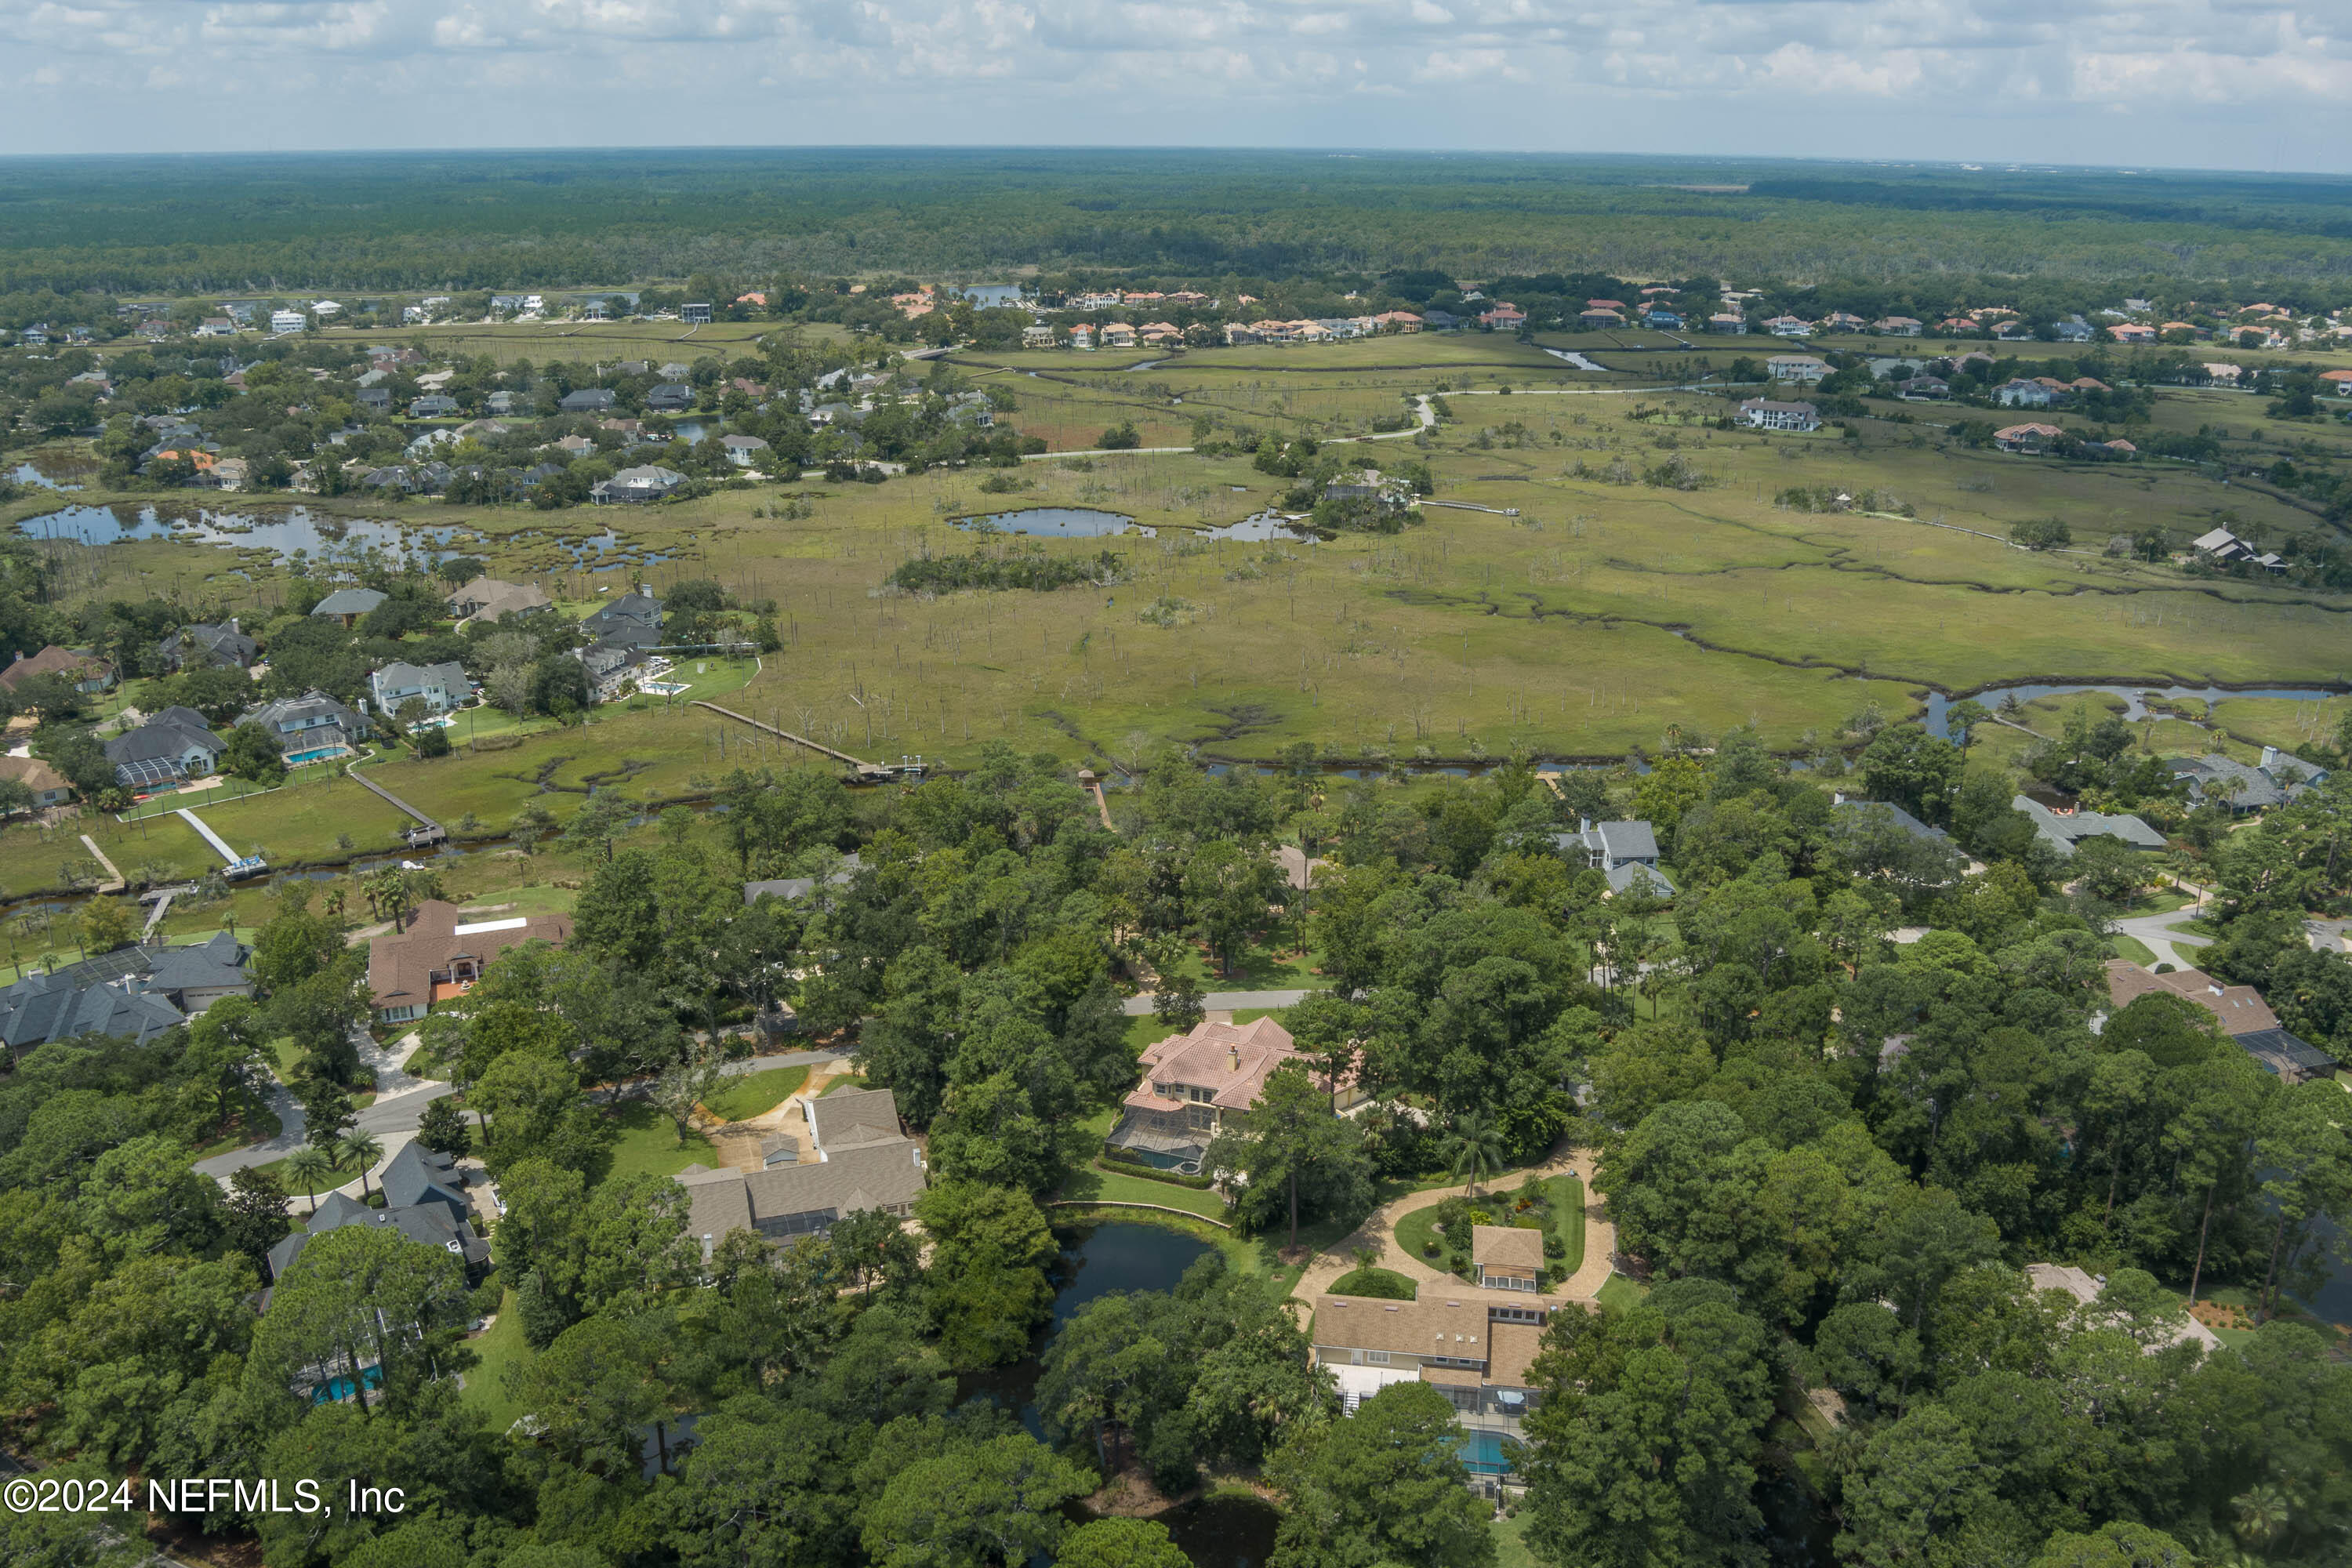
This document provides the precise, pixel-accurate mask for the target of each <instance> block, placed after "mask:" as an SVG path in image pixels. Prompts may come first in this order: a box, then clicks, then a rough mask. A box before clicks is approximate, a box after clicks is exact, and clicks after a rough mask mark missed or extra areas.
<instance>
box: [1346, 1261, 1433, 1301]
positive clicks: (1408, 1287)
mask: <svg viewBox="0 0 2352 1568" xmlns="http://www.w3.org/2000/svg"><path fill="white" fill-rule="evenodd" d="M1413 1290H1414V1286H1413V1282H1412V1280H1410V1279H1406V1278H1405V1277H1404V1276H1403V1275H1402V1274H1400V1273H1398V1272H1397V1271H1396V1270H1395V1269H1393V1268H1351V1269H1349V1271H1348V1272H1347V1273H1345V1274H1342V1275H1340V1276H1339V1278H1338V1279H1334V1280H1333V1281H1331V1294H1333V1295H1334V1296H1372V1297H1377V1298H1379V1299H1380V1300H1384V1301H1410V1300H1412V1298H1413Z"/></svg>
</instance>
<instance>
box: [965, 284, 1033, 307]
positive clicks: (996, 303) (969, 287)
mask: <svg viewBox="0 0 2352 1568" xmlns="http://www.w3.org/2000/svg"><path fill="white" fill-rule="evenodd" d="M948 292H949V293H950V294H961V295H962V296H963V297H964V298H965V299H967V300H971V302H972V303H973V304H975V305H977V306H979V307H980V308H981V309H982V310H995V309H997V308H998V307H1000V306H1003V305H1018V304H1019V303H1021V285H1019V284H1018V283H968V284H966V285H964V286H963V287H962V288H961V289H949V290H948Z"/></svg>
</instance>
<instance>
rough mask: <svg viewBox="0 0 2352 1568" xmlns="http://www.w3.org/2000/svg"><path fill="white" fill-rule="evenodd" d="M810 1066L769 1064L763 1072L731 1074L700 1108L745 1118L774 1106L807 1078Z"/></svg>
mask: <svg viewBox="0 0 2352 1568" xmlns="http://www.w3.org/2000/svg"><path fill="white" fill-rule="evenodd" d="M808 1075H809V1069H808V1068H804V1067H799V1068H767V1069H766V1070H765V1071H763V1072H754V1073H745V1074H744V1075H743V1076H742V1077H740V1078H730V1079H728V1080H727V1087H726V1088H724V1089H719V1091H717V1092H716V1093H714V1094H712V1095H711V1096H710V1097H709V1099H708V1100H704V1101H703V1102H702V1109H703V1110H708V1111H709V1112H710V1114H711V1115H713V1116H716V1117H718V1118H719V1120H720V1121H750V1120H751V1118H752V1117H754V1116H759V1115H761V1114H763V1113H765V1112H767V1111H771V1110H774V1109H775V1108H776V1107H778V1106H779V1105H782V1103H783V1102H784V1101H785V1100H788V1099H790V1098H791V1097H792V1096H793V1095H795V1094H798V1093H799V1092H800V1089H801V1085H803V1084H804V1083H806V1082H808Z"/></svg>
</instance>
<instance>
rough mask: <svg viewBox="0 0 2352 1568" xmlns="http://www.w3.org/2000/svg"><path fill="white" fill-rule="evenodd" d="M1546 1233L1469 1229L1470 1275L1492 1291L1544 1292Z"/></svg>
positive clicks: (1503, 1227) (1525, 1228)
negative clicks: (1544, 1245)
mask: <svg viewBox="0 0 2352 1568" xmlns="http://www.w3.org/2000/svg"><path fill="white" fill-rule="evenodd" d="M1543 1267H1544V1252H1543V1232H1542V1231H1540V1230H1537V1229H1534V1228H1531V1227H1529V1226H1516V1225H1474V1226H1471V1227H1470V1275H1471V1278H1472V1279H1474V1280H1475V1282H1476V1283H1477V1284H1479V1285H1480V1286H1483V1287H1484V1288H1485V1289H1489V1290H1521V1291H1526V1292H1528V1293H1530V1294H1532V1293H1533V1292H1535V1291H1538V1290H1540V1289H1543Z"/></svg>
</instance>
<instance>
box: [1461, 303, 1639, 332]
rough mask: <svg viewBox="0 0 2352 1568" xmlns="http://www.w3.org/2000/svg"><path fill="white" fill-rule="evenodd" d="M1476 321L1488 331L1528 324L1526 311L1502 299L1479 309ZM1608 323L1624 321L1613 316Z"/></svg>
mask: <svg viewBox="0 0 2352 1568" xmlns="http://www.w3.org/2000/svg"><path fill="white" fill-rule="evenodd" d="M1478 321H1479V324H1480V325H1481V326H1484V327H1485V328H1486V329H1487V331H1496V332H1516V331H1518V330H1519V329H1520V328H1521V327H1524V326H1526V325H1527V324H1528V313H1527V312H1526V311H1525V310H1520V309H1519V308H1518V307H1517V305H1514V304H1512V303H1511V302H1510V301H1509V300H1498V301H1496V305H1495V308H1494V309H1493V310H1482V311H1480V312H1479V315H1478ZM1610 324H1612V325H1614V326H1623V325H1624V324H1625V323H1624V321H1623V320H1622V318H1615V319H1612V322H1611V323H1610Z"/></svg>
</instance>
